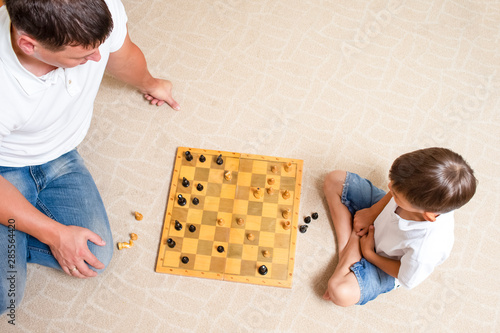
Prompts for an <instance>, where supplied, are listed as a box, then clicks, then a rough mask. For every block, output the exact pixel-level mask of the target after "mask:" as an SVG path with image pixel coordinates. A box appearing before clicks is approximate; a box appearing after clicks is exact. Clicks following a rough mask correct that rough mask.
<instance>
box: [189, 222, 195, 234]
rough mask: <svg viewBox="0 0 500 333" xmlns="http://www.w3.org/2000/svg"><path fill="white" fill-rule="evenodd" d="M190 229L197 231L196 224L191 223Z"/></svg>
mask: <svg viewBox="0 0 500 333" xmlns="http://www.w3.org/2000/svg"><path fill="white" fill-rule="evenodd" d="M189 231H190V232H195V231H196V226H195V225H194V224H191V225H190V226H189Z"/></svg>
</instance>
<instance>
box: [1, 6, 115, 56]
mask: <svg viewBox="0 0 500 333" xmlns="http://www.w3.org/2000/svg"><path fill="white" fill-rule="evenodd" d="M4 3H5V6H6V7H7V11H8V13H9V16H10V19H11V22H12V25H13V26H14V27H15V28H16V29H18V30H20V31H22V32H24V33H26V34H27V35H29V36H30V37H32V38H33V39H35V40H36V41H38V42H40V43H41V44H42V45H43V46H44V47H45V48H47V49H49V50H51V51H58V50H60V49H62V48H64V47H65V46H83V47H85V48H95V47H97V46H98V45H100V44H102V43H103V42H104V41H105V40H106V38H107V37H108V36H109V34H110V33H111V31H112V30H113V20H112V18H111V13H110V12H109V9H108V6H107V5H106V3H105V2H104V0H4Z"/></svg>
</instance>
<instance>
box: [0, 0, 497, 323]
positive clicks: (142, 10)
mask: <svg viewBox="0 0 500 333" xmlns="http://www.w3.org/2000/svg"><path fill="white" fill-rule="evenodd" d="M124 4H125V7H126V9H127V11H128V14H129V29H130V34H131V37H132V39H133V40H134V41H135V42H136V43H137V44H138V45H139V46H140V47H141V48H142V49H143V50H144V53H145V54H146V57H147V59H148V61H149V64H150V70H151V71H152V72H153V73H154V74H155V75H158V76H161V77H165V78H168V79H170V80H172V81H173V83H174V86H175V88H174V94H175V97H176V99H177V100H178V101H179V102H180V103H181V105H182V111H181V112H175V111H172V110H171V109H169V108H168V107H160V108H156V107H151V106H149V105H148V104H147V103H146V102H145V101H144V100H143V99H142V97H141V95H140V94H138V93H137V92H136V91H134V90H133V89H131V88H129V87H125V86H124V85H122V84H121V83H118V82H116V81H115V80H113V79H111V78H109V77H106V78H105V80H104V82H103V84H102V87H101V90H100V94H99V96H98V98H97V101H96V105H95V115H94V120H93V124H92V127H91V129H90V132H89V134H88V136H87V138H86V140H85V142H84V143H83V144H82V145H81V146H80V148H79V150H80V152H81V153H82V155H83V156H84V157H85V159H86V161H87V164H88V167H89V169H90V170H91V172H92V173H93V175H94V177H95V180H96V182H97V184H98V187H99V189H100V191H101V193H102V196H103V199H104V201H105V205H106V207H107V209H108V213H109V218H110V221H111V226H112V230H113V236H114V238H115V241H123V240H128V234H129V233H130V232H135V233H137V234H138V235H139V239H138V240H137V241H136V243H135V244H136V245H135V247H134V248H133V249H130V250H127V251H116V253H115V256H114V258H113V260H112V262H111V264H110V266H109V268H108V270H107V271H106V272H105V273H104V274H102V275H101V276H100V277H98V278H94V279H89V280H76V279H73V278H69V277H67V276H65V275H64V274H61V273H59V272H57V271H54V270H50V269H47V268H45V267H39V266H30V267H29V276H28V287H27V289H26V295H25V298H24V301H23V303H22V304H21V307H20V308H19V309H18V310H17V312H16V327H15V329H17V330H15V329H13V327H12V326H11V325H8V324H7V319H8V318H7V317H5V316H2V317H0V319H1V320H0V331H1V332H10V331H19V332H498V331H499V330H500V323H499V320H500V315H499V312H498V305H499V304H500V291H499V290H500V289H499V282H500V279H499V276H500V264H499V263H498V258H497V256H498V252H499V245H500V241H499V240H500V228H499V222H500V219H499V214H500V209H499V204H498V202H500V197H499V194H498V191H499V189H500V177H499V175H498V171H499V168H500V165H499V164H500V150H499V149H500V148H499V147H500V139H499V136H500V115H499V111H498V108H499V104H500V94H499V89H500V65H499V61H500V56H499V54H500V30H499V27H500V3H499V2H498V1H462V0H455V1H451V0H450V1H425V0H422V1H411V2H410V1H398V0H392V1H327V0H307V1H300V0H288V1H270V0H251V1H250V0H224V1H223V0H215V1H214V0H202V1H186V0H150V1H147V0H124ZM178 146H190V147H198V148H207V149H218V150H225V151H236V152H244V153H258V154H265V155H271V156H283V157H293V158H300V159H303V160H304V178H303V187H302V190H303V191H302V196H301V208H300V215H301V216H304V215H309V214H310V213H311V212H313V211H318V212H319V214H320V218H319V219H318V220H317V221H315V222H313V223H311V225H310V227H309V231H308V232H307V233H305V234H299V235H298V240H297V256H296V265H295V277H294V283H293V288H292V289H280V288H272V287H262V286H254V285H246V284H238V283H231V282H218V281H212V280H205V279H197V278H184V277H178V276H173V275H166V274H158V273H155V272H154V267H155V262H156V255H157V251H158V244H159V239H160V233H161V230H162V224H163V218H164V212H165V208H166V196H167V193H168V191H169V185H170V178H171V174H172V168H173V163H174V154H175V151H176V149H177V147H178ZM428 146H446V147H449V148H451V149H453V150H455V151H457V152H459V153H460V154H462V155H463V156H464V157H466V159H467V160H468V161H469V162H470V164H471V165H472V166H473V168H474V169H475V171H476V173H477V177H478V179H479V181H480V185H479V188H478V192H477V194H476V196H475V197H474V199H473V200H472V201H471V202H470V203H469V204H468V205H467V206H465V207H464V208H463V209H461V210H459V211H458V212H457V213H456V234H455V236H456V242H455V247H454V250H453V253H452V255H451V257H450V258H449V259H448V261H447V262H445V263H444V264H443V265H442V266H440V267H438V269H437V270H436V271H435V273H434V274H433V275H432V276H431V277H430V278H429V279H428V280H427V281H426V282H424V283H423V284H422V285H420V286H418V287H417V288H416V289H414V290H411V291H408V290H397V291H394V292H392V293H390V294H386V295H383V296H380V297H379V298H378V299H377V300H376V301H374V302H371V303H369V304H367V305H365V306H362V307H359V306H356V307H352V308H348V309H344V308H340V307H336V306H334V305H332V304H330V303H328V302H325V301H323V300H322V299H321V295H322V294H323V291H324V288H325V284H326V281H327V280H328V278H329V276H330V275H331V274H332V272H333V270H334V267H335V265H336V262H337V253H336V245H335V238H334V233H333V227H332V224H331V220H330V218H329V217H328V214H327V212H326V206H325V201H324V198H323V195H322V189H321V188H322V181H323V177H324V176H325V174H326V173H327V172H328V171H330V170H333V169H337V168H339V169H349V170H352V171H354V172H358V173H360V174H361V175H363V176H365V177H369V178H371V179H372V180H373V181H374V183H375V184H376V185H378V186H380V187H382V188H387V186H386V185H387V170H388V168H389V166H390V164H391V163H392V161H393V160H394V159H395V158H396V157H397V156H398V155H400V154H402V153H404V152H407V151H411V150H414V149H417V148H421V147H428ZM135 210H138V211H140V212H141V213H143V215H144V219H143V220H142V221H141V222H137V221H135V220H134V218H133V217H132V215H131V212H132V211H135Z"/></svg>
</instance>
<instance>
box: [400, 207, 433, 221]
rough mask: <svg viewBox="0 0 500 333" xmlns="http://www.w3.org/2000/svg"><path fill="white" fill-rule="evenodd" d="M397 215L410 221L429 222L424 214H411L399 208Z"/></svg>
mask: <svg viewBox="0 0 500 333" xmlns="http://www.w3.org/2000/svg"><path fill="white" fill-rule="evenodd" d="M396 214H398V215H399V216H400V217H401V218H403V219H405V220H408V221H419V222H423V221H427V219H426V218H425V217H424V215H423V214H422V213H414V212H409V211H407V210H405V209H403V208H401V207H399V206H397V207H396Z"/></svg>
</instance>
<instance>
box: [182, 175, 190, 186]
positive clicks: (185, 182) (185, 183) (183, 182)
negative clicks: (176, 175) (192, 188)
mask: <svg viewBox="0 0 500 333" xmlns="http://www.w3.org/2000/svg"><path fill="white" fill-rule="evenodd" d="M182 186H184V187H189V180H187V179H186V177H182Z"/></svg>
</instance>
